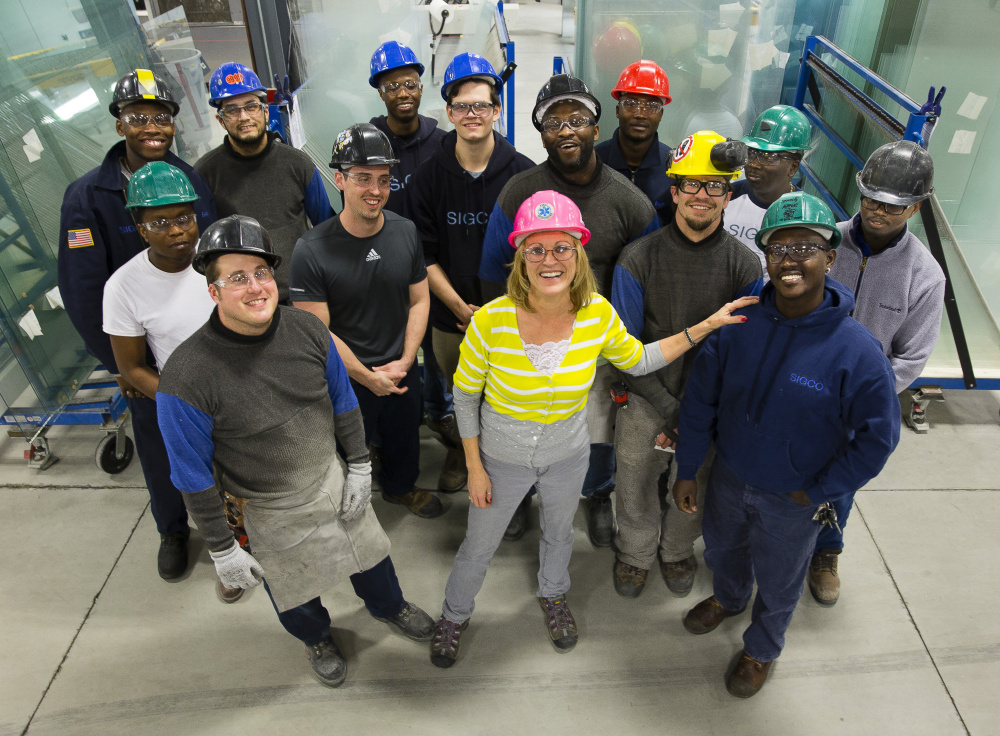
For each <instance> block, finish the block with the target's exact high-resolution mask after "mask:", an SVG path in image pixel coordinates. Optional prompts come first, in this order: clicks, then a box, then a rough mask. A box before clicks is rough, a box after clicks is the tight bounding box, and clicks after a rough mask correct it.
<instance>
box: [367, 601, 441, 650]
mask: <svg viewBox="0 0 1000 736" xmlns="http://www.w3.org/2000/svg"><path fill="white" fill-rule="evenodd" d="M374 618H375V620H376V621H383V622H385V623H387V624H392V625H393V626H395V627H396V628H397V629H399V630H400V631H401V632H403V636H405V637H406V638H407V639H413V641H430V640H431V637H433V636H434V619H432V618H431V617H430V616H428V615H427V614H426V613H424V611H422V610H421V609H419V608H417V607H416V606H415V605H413V604H412V603H406V602H404V605H403V610H401V611H400V612H399V613H397V614H396V615H395V616H390V617H388V618H379V617H378V616H375V617H374Z"/></svg>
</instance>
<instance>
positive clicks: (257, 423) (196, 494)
mask: <svg viewBox="0 0 1000 736" xmlns="http://www.w3.org/2000/svg"><path fill="white" fill-rule="evenodd" d="M156 409H157V415H158V419H159V423H160V427H161V432H162V433H163V440H164V444H165V445H166V448H167V454H168V456H169V458H170V478H171V480H172V481H173V483H174V485H175V486H176V487H177V488H178V489H179V490H180V491H181V493H182V496H183V497H184V501H185V503H186V505H187V507H188V511H190V512H191V515H192V516H193V517H194V519H195V521H196V522H197V523H198V528H199V529H200V530H201V531H202V533H203V535H204V536H205V540H206V544H208V546H209V549H211V550H213V551H218V550H219V549H226V548H227V547H228V546H229V545H230V544H231V543H232V534H231V533H230V532H229V530H228V527H227V526H226V524H225V516H224V513H223V509H222V502H221V500H220V499H219V494H218V491H217V489H216V486H215V483H216V481H215V475H214V474H213V469H214V471H215V472H216V473H217V476H218V484H219V486H221V488H222V489H223V490H225V491H228V492H229V493H232V494H233V495H235V496H238V497H240V498H249V499H254V498H282V497H287V496H293V495H295V494H297V493H301V492H302V491H304V490H306V489H308V488H310V487H312V486H313V485H315V484H316V483H317V482H319V481H320V479H321V478H322V477H323V476H324V474H325V473H326V472H327V470H328V469H329V467H330V462H331V459H332V458H333V454H334V452H335V444H334V438H336V440H338V441H339V442H340V444H341V445H342V446H343V448H344V450H345V454H346V456H347V462H348V463H364V462H367V461H368V448H367V445H366V443H365V432H364V426H363V424H362V420H361V410H360V409H359V408H358V402H357V398H356V397H355V395H354V391H353V390H352V389H351V386H350V381H349V380H348V377H347V369H346V368H345V367H344V365H343V362H342V361H341V360H340V356H339V355H338V354H337V351H336V349H335V348H334V347H333V342H332V340H331V337H330V332H329V330H328V329H327V328H326V326H325V325H324V324H323V323H322V322H321V321H320V320H319V319H317V318H316V317H315V316H313V315H311V314H309V313H308V312H303V311H300V310H298V309H293V308H291V307H279V308H278V311H276V312H275V314H274V319H273V320H272V322H271V326H270V327H269V328H268V330H267V332H266V333H264V334H263V335H260V336H246V335H240V334H237V333H235V332H232V331H230V330H228V329H226V327H225V326H223V325H222V324H221V322H220V321H219V316H218V312H217V311H216V312H213V313H212V316H211V317H210V318H209V321H208V322H207V323H206V324H205V326H203V327H202V328H201V329H199V330H198V331H197V332H195V333H194V334H193V335H192V336H191V337H189V338H188V339H187V340H185V341H184V342H183V343H181V345H180V346H179V347H178V348H177V349H176V350H175V351H174V352H173V354H172V355H171V356H170V359H169V360H168V361H167V364H166V365H165V366H164V369H163V372H162V373H161V375H160V385H159V390H158V391H157V394H156ZM213 466H214V467H213Z"/></svg>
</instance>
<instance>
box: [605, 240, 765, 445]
mask: <svg viewBox="0 0 1000 736" xmlns="http://www.w3.org/2000/svg"><path fill="white" fill-rule="evenodd" d="M760 279H761V268H760V261H759V260H758V259H757V257H756V256H755V255H754V254H753V253H751V252H750V251H749V250H748V249H747V248H746V246H744V245H743V244H742V243H741V242H740V241H739V240H737V239H736V238H734V237H733V236H732V235H730V234H729V233H728V232H726V228H725V225H724V223H721V222H720V223H719V227H718V228H716V230H715V232H714V233H712V234H711V235H710V236H709V237H708V238H706V239H705V240H703V241H701V242H700V243H695V242H693V241H691V240H689V239H688V238H687V237H686V236H685V235H684V234H683V233H682V232H681V231H680V230H679V229H678V228H677V225H676V224H675V223H670V224H669V225H667V226H666V227H663V228H660V229H659V230H657V231H656V232H654V233H651V234H649V235H646V236H645V237H643V238H640V239H639V240H637V241H636V242H634V243H632V244H631V245H629V246H627V247H626V248H625V250H624V251H622V254H621V258H619V260H618V265H617V266H616V267H615V277H614V285H613V286H612V290H611V303H612V305H613V306H614V308H615V309H616V310H617V312H618V315H619V316H620V317H621V318H622V321H623V322H624V323H625V327H626V328H627V329H628V331H629V333H630V334H631V335H633V336H634V337H636V338H638V339H640V340H642V342H644V343H650V342H653V341H654V340H660V339H662V338H664V337H670V336H671V335H676V334H677V333H679V332H683V331H684V328H685V327H691V326H692V325H695V324H698V323H699V322H701V321H702V320H704V319H706V318H708V317H710V316H711V315H713V314H714V313H715V312H717V311H718V310H719V308H720V307H722V306H723V305H724V304H726V303H727V302H731V301H732V300H733V299H735V298H736V297H737V296H738V295H739V296H746V295H749V294H751V293H753V294H756V293H757V290H759V288H760V284H761V281H760ZM697 355H698V348H694V349H692V350H689V351H687V352H686V353H684V355H683V356H682V357H681V358H680V359H678V360H675V361H673V362H672V363H670V364H669V365H668V366H667V367H666V368H663V369H661V370H658V371H656V372H655V373H651V374H650V375H648V376H631V375H625V376H624V377H623V380H624V381H625V384H626V385H627V386H628V388H629V391H630V392H633V391H634V392H635V393H637V394H639V395H640V396H642V397H643V398H644V399H646V400H647V401H648V402H649V403H650V404H652V406H653V408H655V409H656V411H657V413H658V414H659V415H660V416H661V417H663V420H664V423H665V425H666V426H667V427H668V428H670V429H675V428H676V427H677V419H678V413H679V411H680V399H681V396H682V394H683V391H684V386H685V385H686V384H687V380H688V377H689V376H690V375H691V366H692V365H693V364H694V359H695V357H696V356H697Z"/></svg>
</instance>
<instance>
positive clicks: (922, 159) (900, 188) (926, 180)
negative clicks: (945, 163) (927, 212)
mask: <svg viewBox="0 0 1000 736" xmlns="http://www.w3.org/2000/svg"><path fill="white" fill-rule="evenodd" d="M933 182H934V161H933V160H932V159H931V155H930V154H929V153H927V151H925V150H924V149H923V148H922V147H920V146H919V145H917V144H916V143H914V142H913V141H894V142H893V143H886V144H885V145H884V146H880V147H879V148H876V149H875V152H874V153H872V155H871V156H869V157H868V160H867V161H866V162H865V167H864V168H863V169H861V171H859V172H858V175H857V183H858V191H860V192H861V195H862V196H863V197H868V198H869V199H874V200H877V201H879V202H885V203H886V204H899V205H905V206H907V207H909V206H910V205H914V204H916V203H917V202H920V201H922V200H925V199H927V198H928V197H929V196H931V195H932V194H934V187H932V186H931V184H932V183H933Z"/></svg>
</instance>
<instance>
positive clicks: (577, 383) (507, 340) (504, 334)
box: [454, 293, 643, 424]
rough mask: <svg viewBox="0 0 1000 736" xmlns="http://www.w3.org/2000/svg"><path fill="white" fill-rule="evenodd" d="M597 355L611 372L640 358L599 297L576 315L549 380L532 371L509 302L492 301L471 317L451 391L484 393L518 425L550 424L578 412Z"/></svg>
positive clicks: (608, 305) (635, 345) (640, 349)
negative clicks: (567, 343) (565, 347)
mask: <svg viewBox="0 0 1000 736" xmlns="http://www.w3.org/2000/svg"><path fill="white" fill-rule="evenodd" d="M598 356H601V357H604V358H606V359H607V360H608V362H610V363H612V364H613V365H614V366H615V367H617V368H621V369H627V368H631V367H633V366H634V365H636V364H637V363H639V361H640V360H641V359H642V356H643V346H642V343H641V342H639V341H638V340H636V339H635V338H634V337H632V336H631V335H629V334H628V332H627V331H626V330H625V325H624V323H623V322H622V321H621V318H619V317H618V314H617V312H615V309H614V307H612V306H611V303H610V302H608V300H607V299H605V298H604V297H602V296H601V295H600V294H597V293H594V294H593V295H591V299H590V304H588V305H587V306H585V307H583V308H582V309H581V310H580V311H579V312H577V315H576V322H575V323H574V325H573V336H572V338H571V341H570V346H569V349H568V350H567V352H566V357H565V359H564V360H563V362H562V364H561V365H560V366H559V367H558V368H556V370H555V373H553V375H552V377H551V378H550V377H549V376H546V375H545V374H544V373H539V372H538V371H537V370H535V368H534V366H533V365H532V364H531V361H530V360H528V357H527V355H525V353H524V343H523V342H522V341H521V334H520V332H519V331H518V329H517V314H516V312H515V307H514V302H513V301H511V300H510V298H509V297H507V296H502V297H499V298H498V299H494V300H493V301H491V302H490V303H489V304H487V305H486V306H484V307H482V308H481V309H479V310H478V311H477V312H476V313H475V314H474V315H473V317H472V321H471V322H470V324H469V328H468V330H467V331H466V333H465V339H464V340H463V341H462V346H461V349H460V357H459V361H458V370H456V371H455V377H454V381H455V387H456V388H459V389H462V390H463V391H465V392H467V393H470V394H479V393H480V392H483V393H484V394H485V398H486V402H487V403H488V404H489V405H490V406H491V407H493V409H495V410H496V411H497V412H498V413H500V414H503V415H505V416H509V417H513V418H515V419H519V420H525V421H533V422H540V423H542V424H552V423H554V422H558V421H559V420H561V419H566V418H567V417H570V416H572V415H573V414H575V413H577V412H578V411H581V410H582V409H583V408H584V407H585V406H586V405H587V392H588V391H589V390H590V386H591V384H592V383H593V382H594V372H595V370H596V367H597V358H598Z"/></svg>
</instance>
